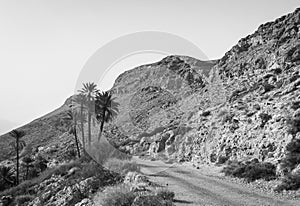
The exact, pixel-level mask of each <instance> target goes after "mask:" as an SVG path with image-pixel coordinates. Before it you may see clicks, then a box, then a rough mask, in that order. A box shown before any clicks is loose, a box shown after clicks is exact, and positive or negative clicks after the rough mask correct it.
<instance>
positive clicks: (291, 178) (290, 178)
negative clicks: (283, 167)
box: [275, 173, 300, 192]
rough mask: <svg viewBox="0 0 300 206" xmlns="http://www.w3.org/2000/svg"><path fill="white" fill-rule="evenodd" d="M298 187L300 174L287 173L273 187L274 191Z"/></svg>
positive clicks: (299, 187) (299, 185) (299, 186)
mask: <svg viewBox="0 0 300 206" xmlns="http://www.w3.org/2000/svg"><path fill="white" fill-rule="evenodd" d="M298 189H300V174H299V173H298V174H288V175H287V176H285V177H284V178H283V179H282V182H281V184H280V185H278V186H277V187H276V188H275V191H277V192H281V191H283V190H298Z"/></svg>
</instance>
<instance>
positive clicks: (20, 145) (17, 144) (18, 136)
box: [9, 130, 26, 185]
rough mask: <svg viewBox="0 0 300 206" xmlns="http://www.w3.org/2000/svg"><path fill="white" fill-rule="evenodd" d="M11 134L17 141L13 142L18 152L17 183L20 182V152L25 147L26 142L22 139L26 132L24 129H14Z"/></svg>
mask: <svg viewBox="0 0 300 206" xmlns="http://www.w3.org/2000/svg"><path fill="white" fill-rule="evenodd" d="M9 134H10V136H12V137H14V138H15V142H13V143H12V146H13V147H14V148H15V150H16V152H17V177H16V184H17V185H18V184H19V158H20V157H19V152H20V150H21V149H23V148H24V147H25V145H26V144H25V142H24V141H23V140H21V138H22V137H23V136H25V132H24V131H22V130H12V131H11V132H10V133H9Z"/></svg>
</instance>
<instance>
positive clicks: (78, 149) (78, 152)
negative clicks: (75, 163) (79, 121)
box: [74, 128, 80, 158]
mask: <svg viewBox="0 0 300 206" xmlns="http://www.w3.org/2000/svg"><path fill="white" fill-rule="evenodd" d="M74 137H75V142H76V147H77V154H78V157H79V158H80V148H79V143H78V138H77V131H76V128H75V133H74Z"/></svg>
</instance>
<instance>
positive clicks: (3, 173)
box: [0, 166, 14, 185]
mask: <svg viewBox="0 0 300 206" xmlns="http://www.w3.org/2000/svg"><path fill="white" fill-rule="evenodd" d="M0 177H1V179H2V180H3V181H4V182H6V183H8V184H9V185H14V181H13V179H14V178H13V173H12V172H11V168H10V167H6V166H0Z"/></svg>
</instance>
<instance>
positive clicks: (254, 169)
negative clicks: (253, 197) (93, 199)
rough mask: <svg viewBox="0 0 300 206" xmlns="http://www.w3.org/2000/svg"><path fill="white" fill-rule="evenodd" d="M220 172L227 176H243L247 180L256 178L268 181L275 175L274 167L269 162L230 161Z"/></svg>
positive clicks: (250, 180)
mask: <svg viewBox="0 0 300 206" xmlns="http://www.w3.org/2000/svg"><path fill="white" fill-rule="evenodd" d="M222 172H224V173H225V175H227V176H233V177H238V178H245V179H246V180H247V181H248V182H252V181H255V180H257V179H264V180H267V181H268V180H271V179H274V178H275V177H276V167H275V165H273V164H271V163H269V162H256V161H250V162H246V163H243V162H237V161H236V162H230V163H229V164H228V165H227V166H226V167H225V168H224V169H223V171H222Z"/></svg>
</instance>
